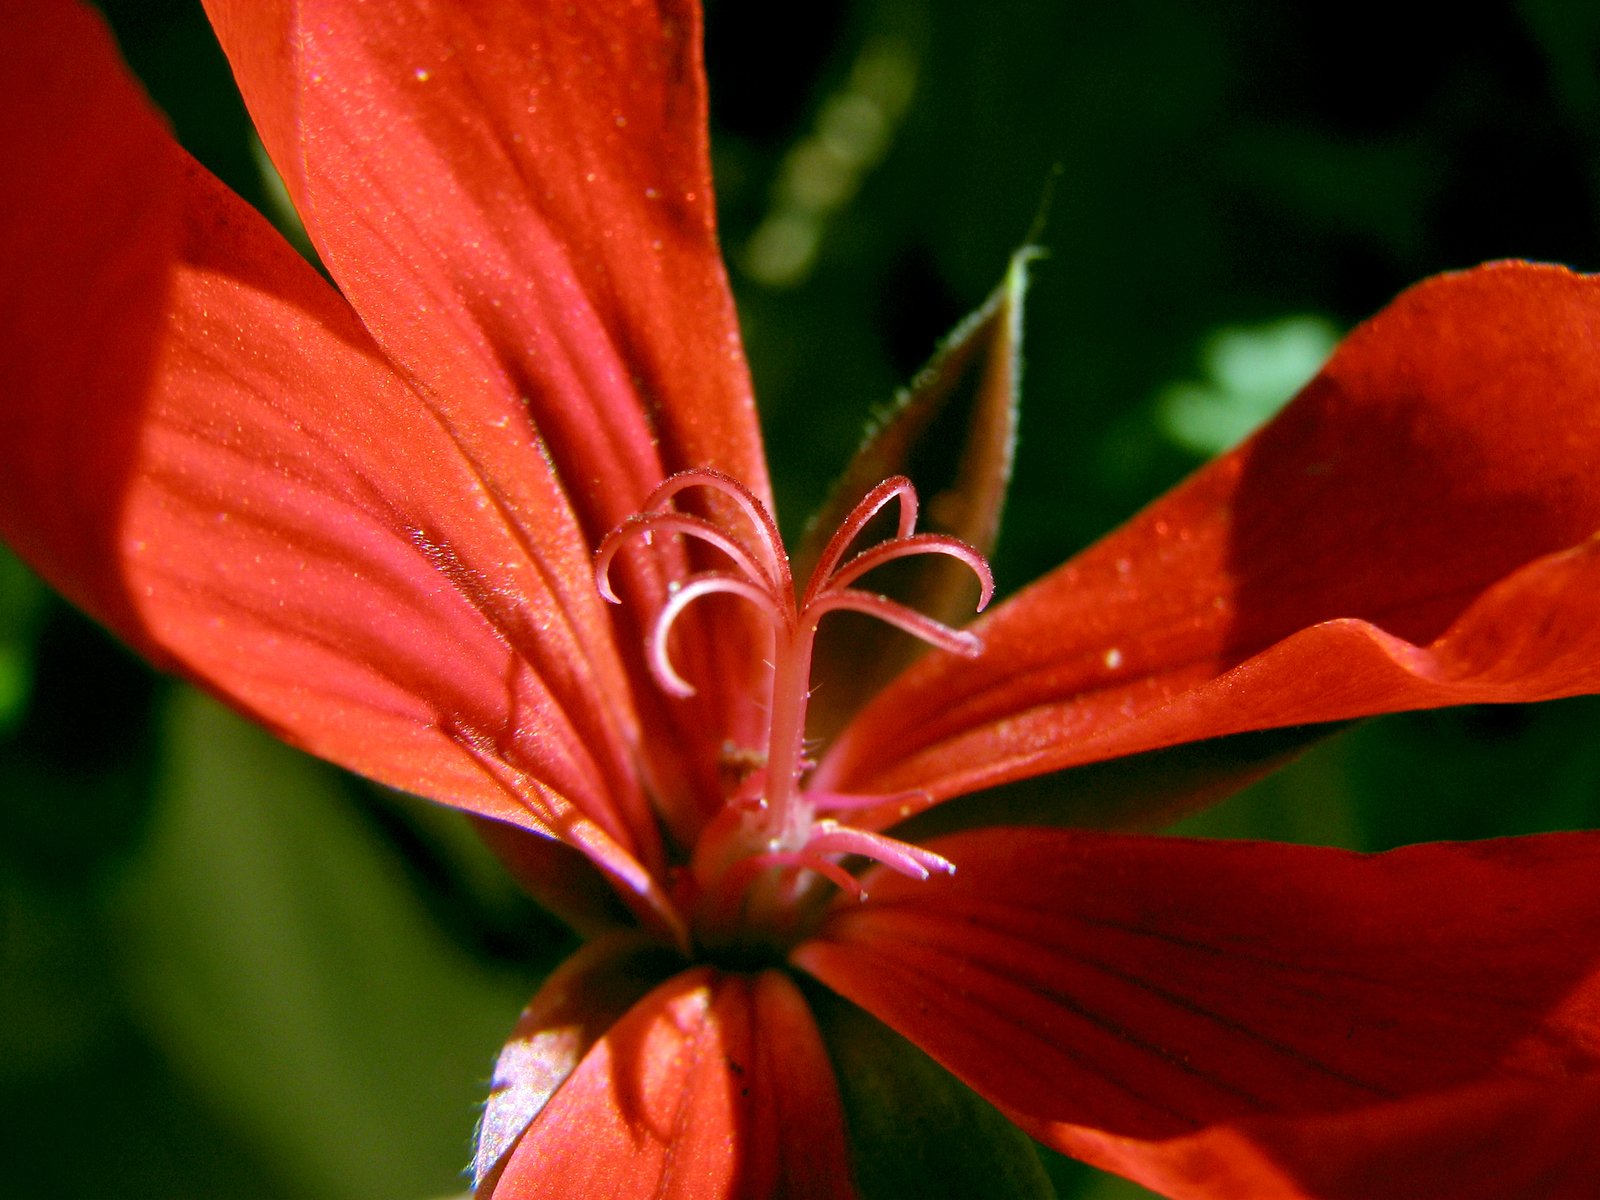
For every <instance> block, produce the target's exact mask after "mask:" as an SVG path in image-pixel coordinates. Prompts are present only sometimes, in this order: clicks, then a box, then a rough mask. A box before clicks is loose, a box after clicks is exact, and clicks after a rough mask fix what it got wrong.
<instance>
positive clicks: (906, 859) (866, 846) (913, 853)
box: [806, 820, 956, 879]
mask: <svg viewBox="0 0 1600 1200" xmlns="http://www.w3.org/2000/svg"><path fill="white" fill-rule="evenodd" d="M816 828H817V832H816V833H814V834H812V836H811V840H810V841H808V842H807V843H806V850H807V851H808V852H810V853H812V854H856V855H860V856H861V857H862V858H870V859H871V860H872V861H873V862H876V863H881V864H883V865H884V866H886V867H888V868H889V869H890V870H891V871H898V872H899V873H900V874H901V875H908V876H910V877H911V878H912V879H926V878H927V877H928V876H929V875H931V874H933V873H934V872H935V871H942V872H944V873H945V874H946V875H954V874H955V873H956V865H955V863H953V862H951V861H950V860H949V859H948V858H945V857H944V856H942V855H939V854H935V853H934V852H933V851H932V850H924V849H923V848H922V847H921V846H913V845H911V843H909V842H899V841H896V840H895V839H894V838H891V837H885V836H884V835H883V834H881V833H868V832H867V831H866V830H865V829H852V828H850V827H849V826H848V825H840V824H839V823H838V822H836V821H829V820H822V821H818V822H817V825H816Z"/></svg>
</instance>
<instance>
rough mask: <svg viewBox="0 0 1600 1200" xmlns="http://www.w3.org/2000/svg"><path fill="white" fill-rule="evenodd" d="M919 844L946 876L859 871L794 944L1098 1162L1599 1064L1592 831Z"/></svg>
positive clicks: (1596, 1069) (801, 957)
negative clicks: (839, 901)
mask: <svg viewBox="0 0 1600 1200" xmlns="http://www.w3.org/2000/svg"><path fill="white" fill-rule="evenodd" d="M934 845H935V847H936V848H937V850H938V851H939V853H941V854H943V855H945V856H946V857H948V858H950V859H951V860H952V861H954V862H955V863H956V864H957V870H956V873H955V875H954V876H953V877H951V878H948V879H937V880H930V881H928V882H926V883H915V882H912V881H910V880H906V879H903V878H901V877H899V876H895V875H892V874H890V873H888V872H882V871H880V872H877V873H876V874H875V875H874V876H872V877H870V878H869V879H868V880H867V881H866V882H867V888H868V894H869V899H868V900H866V901H865V902H864V903H859V904H856V903H849V904H844V905H840V906H839V907H837V908H836V909H835V910H834V911H833V913H832V914H830V916H829V917H828V919H827V921H826V923H825V924H824V925H823V927H822V928H821V930H820V932H819V933H818V934H817V935H816V937H815V938H814V939H813V940H811V941H809V942H807V943H805V944H803V945H802V946H801V947H799V948H798V949H797V950H796V951H795V952H794V955H793V958H794V961H795V962H796V964H797V965H799V966H801V967H803V968H805V969H806V970H808V971H810V972H811V973H813V974H814V975H816V976H817V977H818V978H819V979H821V980H822V981H823V982H824V983H826V984H828V985H829V986H830V987H832V988H834V989H835V990H837V991H839V992H840V993H841V994H843V995H844V996H846V997H847V998H848V999H850V1000H852V1001H854V1002H855V1003H857V1004H859V1005H861V1006H862V1007H863V1008H866V1009H867V1010H868V1011H870V1012H872V1013H873V1014H875V1015H876V1016H878V1017H879V1018H880V1019H882V1020H883V1021H885V1022H886V1023H887V1024H889V1025H890V1026H891V1027H892V1028H894V1029H896V1030H898V1031H899V1032H900V1033H902V1034H903V1035H905V1036H906V1037H908V1038H910V1039H911V1040H912V1041H914V1042H916V1043H917V1044H918V1045H920V1046H921V1047H922V1048H923V1049H924V1050H926V1051H927V1052H928V1053H929V1054H931V1055H932V1056H933V1057H934V1058H936V1059H938V1060H939V1061H940V1062H942V1063H943V1064H944V1065H945V1066H946V1067H947V1068H949V1069H950V1070H951V1071H953V1072H954V1073H955V1074H956V1075H958V1076H960V1077H961V1078H962V1079H964V1080H965V1081H966V1082H967V1083H968V1084H970V1085H971V1086H972V1087H974V1088H975V1089H977V1090H978V1091H979V1092H980V1093H982V1094H983V1095H984V1096H986V1097H987V1098H988V1099H990V1100H991V1101H993V1102H994V1103H995V1104H997V1105H998V1106H1000V1107H1001V1108H1002V1109H1004V1110H1006V1111H1008V1112H1010V1113H1012V1114H1014V1115H1016V1116H1017V1117H1019V1118H1020V1119H1021V1120H1022V1121H1023V1123H1024V1125H1025V1127H1026V1128H1028V1129H1029V1130H1030V1131H1031V1132H1034V1133H1035V1134H1036V1135H1037V1136H1042V1137H1044V1138H1045V1140H1047V1141H1050V1142H1052V1143H1053V1144H1056V1145H1057V1146H1059V1147H1061V1148H1063V1149H1067V1150H1069V1151H1072V1152H1076V1153H1080V1154H1084V1155H1085V1156H1087V1157H1091V1158H1094V1159H1095V1160H1096V1161H1101V1162H1106V1161H1107V1155H1108V1154H1110V1150H1108V1149H1107V1147H1114V1146H1116V1147H1120V1150H1119V1151H1118V1153H1120V1154H1121V1155H1122V1156H1123V1157H1122V1158H1121V1159H1119V1160H1118V1161H1117V1163H1116V1164H1115V1165H1116V1166H1117V1169H1119V1170H1124V1171H1126V1172H1129V1173H1135V1172H1134V1168H1136V1167H1138V1164H1140V1163H1143V1162H1145V1161H1146V1160H1147V1159H1148V1160H1149V1161H1151V1162H1157V1161H1160V1160H1161V1155H1162V1154H1163V1153H1165V1150H1164V1149H1163V1146H1164V1144H1165V1143H1168V1142H1170V1141H1171V1140H1172V1139H1175V1138H1184V1137H1189V1136H1193V1135H1196V1134H1197V1133H1200V1132H1204V1131H1208V1130H1227V1131H1232V1134H1231V1135H1229V1136H1237V1137H1240V1138H1244V1139H1246V1140H1248V1137H1249V1131H1250V1130H1251V1129H1252V1128H1255V1125H1254V1124H1253V1123H1259V1122H1262V1121H1276V1120H1279V1119H1280V1118H1281V1119H1285V1120H1287V1119H1295V1120H1302V1121H1320V1120H1322V1119H1324V1118H1336V1121H1335V1124H1334V1125H1333V1126H1329V1128H1337V1127H1339V1126H1338V1122H1339V1121H1344V1122H1346V1123H1350V1124H1353V1123H1358V1122H1359V1120H1360V1119H1361V1118H1360V1116H1359V1114H1362V1113H1368V1112H1371V1113H1378V1112H1381V1111H1390V1109H1388V1108H1386V1107H1385V1106H1392V1105H1396V1104H1407V1103H1411V1104H1415V1105H1419V1106H1421V1107H1418V1108H1416V1109H1415V1110H1414V1111H1415V1112H1416V1113H1417V1114H1420V1115H1418V1116H1417V1118H1416V1119H1417V1120H1419V1121H1421V1122H1422V1123H1423V1124H1426V1123H1427V1121H1428V1120H1429V1119H1430V1118H1429V1117H1428V1113H1429V1111H1430V1110H1429V1109H1428V1107H1427V1105H1429V1104H1432V1103H1434V1102H1435V1101H1436V1100H1437V1102H1438V1103H1440V1104H1442V1105H1444V1106H1445V1107H1444V1108H1443V1109H1441V1110H1439V1111H1446V1112H1447V1111H1448V1110H1449V1106H1450V1105H1451V1104H1453V1103H1454V1102H1455V1101H1454V1100H1453V1099H1452V1097H1454V1096H1455V1095H1456V1094H1458V1093H1459V1092H1460V1091H1461V1090H1462V1089H1470V1088H1474V1087H1499V1086H1501V1085H1502V1084H1505V1083H1507V1082H1508V1081H1509V1082H1511V1083H1515V1084H1519V1085H1527V1086H1531V1087H1533V1088H1535V1089H1536V1090H1540V1091H1541V1092H1542V1094H1543V1095H1545V1096H1546V1097H1547V1098H1548V1097H1549V1096H1551V1095H1552V1094H1553V1093H1552V1089H1553V1088H1555V1087H1558V1086H1562V1085H1565V1084H1567V1083H1568V1082H1570V1081H1575V1080H1585V1079H1597V1078H1600V872H1596V871H1595V869H1594V867H1595V862H1596V855H1597V854H1600V835H1592V834H1558V835H1549V836H1545V837H1536V838H1522V839H1507V840H1502V841H1494V842H1483V843H1478V844H1467V845H1433V846H1417V847H1411V848H1407V849H1403V850H1397V851H1393V852H1391V853H1388V854H1380V855H1370V856H1363V855H1357V854H1352V853H1348V852H1345V851H1338V850H1325V849H1318V848H1312V847H1298V846H1278V845H1270V844H1264V843H1228V842H1204V841H1189V840H1184V839H1177V838H1133V837H1117V836H1106V835H1098V834H1085V833H1068V832H1065V831H1059V830H1036V829H994V830H985V831H974V832H971V833H966V834H961V835H957V836H955V837H951V838H948V839H944V840H942V841H940V842H936V843H934ZM1374 1119H1376V1118H1374ZM1283 1128H1288V1126H1284V1127H1283ZM1305 1128H1308V1129H1309V1128H1313V1127H1312V1126H1306V1127H1305ZM1213 1137H1214V1140H1219V1139H1223V1134H1221V1133H1217V1134H1215V1135H1213ZM1323 1145H1324V1146H1325V1148H1328V1150H1329V1152H1330V1153H1331V1152H1332V1150H1333V1148H1334V1147H1335V1145H1336V1143H1334V1142H1333V1141H1332V1139H1324V1140H1323ZM1584 1146H1585V1147H1586V1146H1587V1141H1585V1142H1584ZM1097 1148H1098V1149H1097ZM1562 1149H1563V1150H1564V1152H1565V1153H1566V1154H1567V1155H1568V1156H1569V1157H1570V1156H1572V1155H1576V1154H1578V1153H1580V1151H1582V1152H1587V1151H1586V1150H1584V1147H1580V1146H1579V1145H1576V1144H1571V1143H1568V1144H1565V1145H1564V1146H1563V1147H1562ZM1350 1150H1351V1153H1352V1155H1354V1156H1356V1157H1355V1158H1353V1159H1352V1161H1358V1159H1359V1155H1360V1153H1361V1152H1362V1150H1363V1146H1362V1145H1361V1144H1353V1145H1352V1146H1351V1147H1350ZM1339 1165H1340V1164H1339V1163H1338V1161H1337V1160H1330V1161H1329V1162H1328V1163H1327V1164H1326V1169H1327V1170H1329V1171H1333V1170H1337V1169H1338V1168H1339ZM1181 1194H1187V1193H1181ZM1196 1194H1207V1193H1196ZM1415 1194H1418V1195H1442V1194H1448V1192H1447V1190H1443V1191H1442V1190H1439V1189H1437V1188H1430V1187H1421V1188H1420V1189H1419V1190H1418V1191H1417V1192H1416V1193H1415Z"/></svg>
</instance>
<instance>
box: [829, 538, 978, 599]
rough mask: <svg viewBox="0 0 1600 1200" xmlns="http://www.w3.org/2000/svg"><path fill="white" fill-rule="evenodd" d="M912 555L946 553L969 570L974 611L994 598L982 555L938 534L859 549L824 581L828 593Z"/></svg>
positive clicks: (955, 539)
mask: <svg viewBox="0 0 1600 1200" xmlns="http://www.w3.org/2000/svg"><path fill="white" fill-rule="evenodd" d="M915 554H947V555H949V556H950V557H951V558H954V559H957V560H958V561H960V562H963V563H965V564H966V565H967V566H968V567H970V568H972V573H973V574H974V575H976V576H977V577H978V587H979V596H978V611H979V612H982V611H983V610H984V609H986V608H988V607H989V600H990V599H991V598H992V597H993V596H994V574H993V573H992V572H991V571H990V570H989V564H988V563H987V562H986V561H985V560H984V557H983V555H981V554H979V553H978V552H977V551H976V550H974V549H973V548H972V547H971V546H969V545H967V544H966V543H965V542H963V541H962V540H961V539H959V538H953V537H950V536H948V535H946V534H942V533H918V534H915V535H913V536H910V537H899V538H895V539H894V540H893V541H889V542H883V543H881V544H879V545H877V546H873V547H872V548H871V549H868V550H863V551H862V552H861V553H860V554H858V555H856V556H855V557H854V558H852V559H851V560H850V561H849V562H847V563H845V565H844V566H842V567H840V568H839V569H838V570H837V571H835V572H834V573H833V575H832V576H831V577H830V578H829V579H828V590H829V591H832V590H834V589H835V588H844V587H848V586H849V585H850V584H852V583H854V582H855V581H856V580H858V579H860V578H861V577H862V576H863V575H865V574H866V573H867V572H868V571H871V570H873V569H874V568H877V567H881V566H883V565H884V564H885V563H890V562H893V561H894V560H895V559H897V558H910V557H911V556H912V555H915Z"/></svg>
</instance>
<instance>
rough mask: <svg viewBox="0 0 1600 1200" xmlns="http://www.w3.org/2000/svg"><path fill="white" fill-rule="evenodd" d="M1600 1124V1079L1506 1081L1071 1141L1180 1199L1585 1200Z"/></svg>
mask: <svg viewBox="0 0 1600 1200" xmlns="http://www.w3.org/2000/svg"><path fill="white" fill-rule="evenodd" d="M1597 1123H1600V1078H1593V1077H1590V1078H1584V1079H1581V1080H1570V1081H1563V1082H1561V1083H1558V1084H1537V1083H1528V1082H1526V1081H1521V1080H1505V1081H1501V1082H1499V1083H1496V1084H1493V1085H1486V1086H1480V1087H1472V1088H1463V1089H1461V1090H1460V1091H1456V1092H1450V1093H1446V1094H1444V1095H1441V1096H1430V1097H1428V1098H1427V1099H1425V1100H1421V1101H1401V1102H1397V1103H1393V1104H1380V1105H1375V1106H1373V1107H1372V1108H1370V1109H1363V1110H1361V1111H1360V1112H1355V1113H1348V1114H1342V1115H1339V1116H1335V1117H1323V1118H1317V1119H1305V1118H1300V1119H1296V1118H1277V1119H1271V1120H1258V1121H1246V1122H1243V1123H1241V1125H1240V1126H1239V1127H1238V1128H1226V1129H1214V1130H1207V1131H1205V1132H1203V1133H1198V1134H1192V1135H1190V1136H1188V1137H1180V1138H1174V1139H1173V1140H1172V1141H1170V1142H1164V1143H1160V1144H1155V1145H1152V1144H1148V1143H1139V1144H1130V1143H1127V1142H1124V1141H1122V1140H1120V1139H1117V1138H1106V1137H1100V1136H1097V1135H1092V1134H1084V1133H1083V1132H1082V1131H1073V1135H1072V1137H1071V1138H1070V1140H1069V1141H1068V1145H1070V1147H1071V1150H1072V1152H1073V1153H1075V1154H1077V1155H1078V1156H1079V1157H1081V1158H1084V1159H1086V1160H1087V1161H1090V1162H1093V1163H1096V1164H1098V1165H1100V1166H1103V1167H1105V1168H1107V1169H1108V1170H1113V1171H1119V1172H1120V1173H1122V1174H1124V1175H1128V1176H1129V1177H1131V1178H1133V1179H1135V1180H1137V1181H1138V1182H1140V1183H1142V1184H1144V1185H1145V1186H1146V1187H1149V1188H1153V1189H1155V1190H1156V1191H1158V1192H1160V1193H1161V1194H1162V1195H1163V1196H1171V1197H1175V1198H1177V1200H1415V1198H1416V1197H1419V1196H1449V1197H1450V1198H1451V1200H1505V1198H1506V1197H1508V1196H1527V1197H1538V1198H1539V1200H1589V1197H1591V1196H1593V1195H1594V1192H1595V1182H1596V1180H1600V1141H1596V1140H1595V1138H1594V1137H1593V1136H1592V1135H1593V1131H1594V1129H1595V1128H1596V1127H1597ZM1023 1124H1024V1125H1027V1124H1028V1123H1027V1122H1026V1121H1024V1122H1023ZM1036 1132H1038V1133H1040V1134H1042V1135H1043V1136H1044V1137H1045V1138H1046V1139H1047V1140H1048V1139H1050V1138H1051V1137H1052V1131H1050V1130H1048V1129H1041V1130H1038V1131H1036ZM1055 1132H1056V1133H1057V1135H1060V1134H1061V1133H1063V1132H1064V1131H1055ZM1057 1140H1060V1139H1059V1136H1058V1138H1057Z"/></svg>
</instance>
